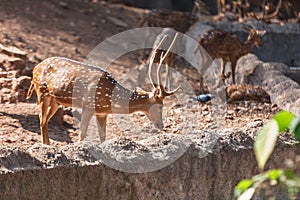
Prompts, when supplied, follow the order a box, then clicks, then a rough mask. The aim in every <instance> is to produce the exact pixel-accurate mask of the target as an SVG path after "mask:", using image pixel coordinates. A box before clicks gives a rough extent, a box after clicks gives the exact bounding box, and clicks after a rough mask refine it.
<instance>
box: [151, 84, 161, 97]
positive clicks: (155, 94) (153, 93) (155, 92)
mask: <svg viewBox="0 0 300 200" xmlns="http://www.w3.org/2000/svg"><path fill="white" fill-rule="evenodd" d="M158 95H159V89H158V87H156V88H155V89H154V90H153V91H152V92H151V93H150V96H149V97H150V98H152V97H157V96H158Z"/></svg>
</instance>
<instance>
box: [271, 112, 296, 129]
mask: <svg viewBox="0 0 300 200" xmlns="http://www.w3.org/2000/svg"><path fill="white" fill-rule="evenodd" d="M293 118H294V115H293V113H291V112H288V111H280V112H279V113H277V114H276V115H275V116H274V117H273V119H275V120H276V121H277V123H278V127H279V132H282V131H286V130H287V129H288V128H289V125H290V123H291V122H292V120H293Z"/></svg>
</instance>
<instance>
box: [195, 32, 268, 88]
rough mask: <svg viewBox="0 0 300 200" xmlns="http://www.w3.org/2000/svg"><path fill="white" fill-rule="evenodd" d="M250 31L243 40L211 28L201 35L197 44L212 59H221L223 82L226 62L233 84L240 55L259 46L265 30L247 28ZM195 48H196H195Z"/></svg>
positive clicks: (225, 76)
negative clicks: (229, 68)
mask: <svg viewBox="0 0 300 200" xmlns="http://www.w3.org/2000/svg"><path fill="white" fill-rule="evenodd" d="M249 31H250V33H249V35H248V38H247V40H246V41H245V42H241V41H240V40H239V38H238V37H236V36H235V35H232V34H230V33H228V32H226V31H223V30H220V29H212V30H209V31H208V32H206V33H205V34H204V35H203V36H201V38H200V40H199V44H200V45H201V46H202V47H203V48H204V49H205V50H206V51H207V52H208V54H209V55H210V56H211V57H212V59H217V58H221V59H222V61H223V62H222V74H221V76H222V79H223V82H224V81H225V79H226V78H227V77H228V76H227V75H225V66H226V63H227V62H230V63H231V72H232V83H233V84H235V69H236V64H237V61H238V59H239V58H240V57H242V56H244V55H246V54H248V53H249V52H250V51H251V50H252V48H253V47H254V46H257V47H261V46H262V42H261V37H262V36H263V35H264V34H265V33H266V31H259V30H255V29H249ZM196 50H197V48H196Z"/></svg>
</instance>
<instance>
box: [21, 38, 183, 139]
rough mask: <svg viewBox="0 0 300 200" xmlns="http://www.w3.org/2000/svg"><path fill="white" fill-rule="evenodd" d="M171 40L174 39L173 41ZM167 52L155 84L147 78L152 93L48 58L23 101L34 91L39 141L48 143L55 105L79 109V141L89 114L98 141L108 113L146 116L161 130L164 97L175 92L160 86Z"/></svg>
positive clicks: (64, 60)
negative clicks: (135, 113)
mask: <svg viewBox="0 0 300 200" xmlns="http://www.w3.org/2000/svg"><path fill="white" fill-rule="evenodd" d="M175 39H176V37H175V38H174V41H175ZM174 41H173V43H174ZM162 42H163V41H162ZM162 42H161V43H160V44H159V45H158V46H157V47H156V51H154V53H153V54H152V56H151V60H150V66H149V68H150V69H149V72H151V67H152V64H153V60H154V58H155V56H156V52H157V49H158V48H160V46H161V45H162ZM173 43H172V44H171V46H170V47H169V50H170V48H171V47H172V45H173ZM169 50H168V51H167V52H166V53H164V54H162V55H161V57H160V62H159V66H158V69H157V80H158V83H157V84H154V82H153V80H152V78H151V77H149V78H150V80H151V83H152V85H153V91H152V92H146V91H137V90H135V91H131V90H128V89H126V88H124V87H123V86H121V85H120V84H119V83H118V82H117V81H116V80H115V79H114V78H113V77H112V76H111V75H110V74H109V73H108V72H107V71H105V70H104V69H101V68H99V67H96V66H92V65H88V64H84V63H80V62H77V61H74V60H70V59H67V58H61V57H52V58H48V59H46V60H44V61H43V62H41V63H40V64H38V65H37V66H36V67H35V68H34V69H33V77H32V82H31V86H30V88H29V90H28V94H27V98H30V96H31V95H32V92H33V89H35V92H36V94H37V99H38V104H39V106H40V114H39V118H40V130H41V136H42V142H43V143H44V144H50V141H49V136H48V121H49V120H50V119H51V117H52V116H53V115H54V114H55V112H56V111H57V109H58V107H59V105H63V106H70V107H77V108H81V109H82V116H81V123H80V130H81V132H80V135H79V140H80V141H81V140H83V139H84V138H85V136H86V132H87V128H88V124H89V121H90V120H91V118H92V116H93V115H96V119H97V125H98V129H99V135H100V140H101V142H103V141H104V140H105V137H106V118H107V115H108V114H112V113H119V114H129V113H133V112H136V111H141V112H144V113H145V114H146V116H147V117H148V118H149V120H150V121H151V122H152V123H153V124H154V126H155V127H156V128H159V129H162V128H163V119H162V109H163V101H164V98H165V97H167V96H170V95H173V94H174V93H175V92H176V91H177V90H178V88H176V89H175V90H173V91H166V90H165V89H164V88H163V87H162V84H161V77H160V68H161V65H162V63H163V62H164V59H165V58H166V57H167V56H168V53H169ZM150 75H151V74H150Z"/></svg>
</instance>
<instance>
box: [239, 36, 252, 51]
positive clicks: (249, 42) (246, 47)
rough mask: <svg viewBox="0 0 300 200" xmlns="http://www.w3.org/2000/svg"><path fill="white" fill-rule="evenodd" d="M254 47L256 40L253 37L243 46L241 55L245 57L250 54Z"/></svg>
mask: <svg viewBox="0 0 300 200" xmlns="http://www.w3.org/2000/svg"><path fill="white" fill-rule="evenodd" d="M253 47H254V39H253V38H252V37H249V38H248V39H247V40H246V41H245V42H244V45H243V49H242V51H241V53H242V54H243V55H245V54H248V53H249V52H250V51H251V50H252V49H253Z"/></svg>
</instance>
